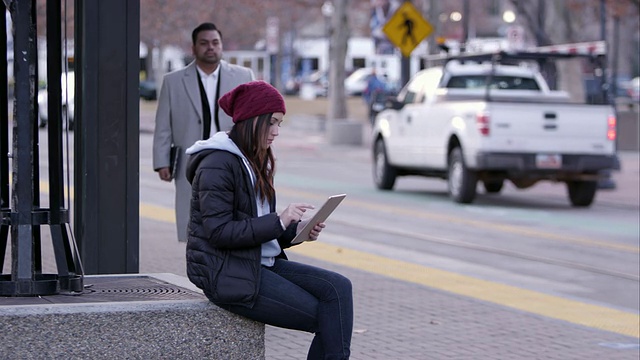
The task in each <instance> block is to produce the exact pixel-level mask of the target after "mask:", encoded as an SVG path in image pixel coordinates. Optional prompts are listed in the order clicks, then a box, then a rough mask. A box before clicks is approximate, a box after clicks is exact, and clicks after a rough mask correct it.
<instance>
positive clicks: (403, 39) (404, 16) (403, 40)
mask: <svg viewBox="0 0 640 360" xmlns="http://www.w3.org/2000/svg"><path fill="white" fill-rule="evenodd" d="M382 31H383V32H384V33H385V34H386V35H387V38H388V39H389V41H391V42H392V43H393V44H394V45H395V46H397V47H398V48H399V49H400V52H401V53H402V55H403V56H405V57H407V56H409V55H411V52H412V51H413V49H415V48H416V46H418V44H420V42H421V41H422V40H424V38H426V37H427V36H429V34H431V33H432V32H433V26H431V24H429V22H427V20H425V19H424V18H423V17H422V15H420V12H419V11H418V9H416V8H415V6H413V4H411V3H410V2H408V1H404V2H403V3H402V5H401V6H400V7H399V8H398V10H396V12H395V13H393V15H392V16H391V18H390V19H389V21H387V23H386V24H385V25H384V27H383V28H382Z"/></svg>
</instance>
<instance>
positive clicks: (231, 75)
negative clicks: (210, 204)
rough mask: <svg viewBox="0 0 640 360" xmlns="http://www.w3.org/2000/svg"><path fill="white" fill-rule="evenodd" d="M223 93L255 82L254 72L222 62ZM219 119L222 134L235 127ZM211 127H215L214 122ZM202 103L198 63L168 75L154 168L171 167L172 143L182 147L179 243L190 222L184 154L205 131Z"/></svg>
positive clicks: (178, 192) (228, 119) (184, 238)
mask: <svg viewBox="0 0 640 360" xmlns="http://www.w3.org/2000/svg"><path fill="white" fill-rule="evenodd" d="M219 76H220V94H219V97H221V96H222V95H224V94H226V93H227V92H229V91H231V90H232V89H233V88H235V87H236V86H238V85H240V84H243V83H246V82H249V81H252V80H254V75H253V71H251V69H249V68H245V67H242V66H238V65H232V64H229V63H227V62H226V61H224V60H222V61H221V62H220V73H219ZM218 119H219V121H220V129H219V130H221V131H228V130H230V129H231V127H232V126H233V121H232V120H231V117H230V116H229V115H227V114H225V112H224V111H223V110H222V109H221V108H219V109H218ZM211 122H212V124H211V126H212V128H215V125H214V120H213V119H212V121H211ZM203 126H204V125H203V117H202V100H201V98H200V89H199V87H198V74H197V70H196V64H195V62H192V63H191V64H189V65H188V66H187V67H185V68H183V69H180V70H176V71H174V72H171V73H169V74H167V75H165V77H164V79H163V81H162V88H161V89H160V95H159V97H158V109H157V111H156V123H155V131H154V134H153V169H154V170H158V169H160V168H163V167H168V166H169V153H170V150H171V144H174V145H175V146H179V147H180V148H181V150H182V151H181V154H180V155H179V156H180V157H179V159H178V170H177V171H176V178H175V179H174V183H175V186H176V194H175V196H176V197H175V207H176V227H177V236H178V241H187V223H188V221H189V200H190V197H191V186H190V185H189V182H188V181H187V179H186V177H185V169H186V163H187V161H186V155H185V154H184V151H185V150H186V149H187V148H188V147H190V146H191V145H193V144H194V143H195V142H196V141H197V140H201V139H202V132H203Z"/></svg>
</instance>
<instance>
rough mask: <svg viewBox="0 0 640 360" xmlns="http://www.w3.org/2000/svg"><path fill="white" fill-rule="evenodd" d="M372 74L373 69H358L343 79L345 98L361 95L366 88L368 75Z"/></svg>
mask: <svg viewBox="0 0 640 360" xmlns="http://www.w3.org/2000/svg"><path fill="white" fill-rule="evenodd" d="M372 72H373V68H369V67H365V68H360V69H358V70H356V71H354V72H353V73H351V75H349V76H347V78H346V79H344V91H345V92H346V93H347V96H359V95H362V92H363V91H364V89H366V88H367V81H368V78H369V75H371V73H372Z"/></svg>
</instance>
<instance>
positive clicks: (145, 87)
mask: <svg viewBox="0 0 640 360" xmlns="http://www.w3.org/2000/svg"><path fill="white" fill-rule="evenodd" d="M139 89H140V98H141V99H144V100H149V101H151V100H157V99H158V92H157V91H156V82H155V81H153V80H142V81H140V86H139Z"/></svg>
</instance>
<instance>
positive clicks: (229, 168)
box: [187, 150, 297, 307]
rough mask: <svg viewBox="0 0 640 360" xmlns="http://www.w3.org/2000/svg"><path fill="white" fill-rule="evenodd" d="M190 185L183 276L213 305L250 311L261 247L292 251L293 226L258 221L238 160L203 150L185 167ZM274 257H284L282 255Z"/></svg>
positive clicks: (274, 218)
mask: <svg viewBox="0 0 640 360" xmlns="http://www.w3.org/2000/svg"><path fill="white" fill-rule="evenodd" d="M187 179H188V180H189V182H190V183H191V184H192V196H191V216H190V220H189V227H188V232H189V234H188V242H187V276H188V277H189V280H191V282H193V283H194V284H195V285H196V286H197V287H199V288H200V289H202V290H203V291H204V293H205V295H206V296H207V297H208V298H209V300H211V301H212V302H214V303H216V304H235V305H244V306H247V307H251V306H253V304H254V302H255V299H256V295H257V292H258V287H259V285H260V284H259V279H260V271H261V270H260V256H261V245H262V243H265V242H268V241H271V240H273V239H278V243H279V244H280V247H281V248H282V249H285V248H287V247H290V246H291V244H290V243H291V240H292V239H293V238H294V237H295V233H296V228H297V224H292V225H291V226H289V227H288V228H287V230H286V231H283V230H282V226H281V225H280V219H279V217H278V215H277V214H276V213H275V201H272V202H271V204H270V208H271V213H269V214H267V215H263V216H260V217H258V209H257V205H256V196H255V192H254V189H253V186H252V183H251V178H250V175H249V172H248V170H247V168H246V167H245V165H244V163H243V161H242V158H241V157H240V156H238V155H236V154H233V153H231V152H228V151H226V150H203V151H200V152H197V153H195V154H192V155H191V157H190V158H189V162H188V164H187ZM278 257H281V258H285V259H286V256H285V254H284V251H283V252H281V253H280V255H278Z"/></svg>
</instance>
